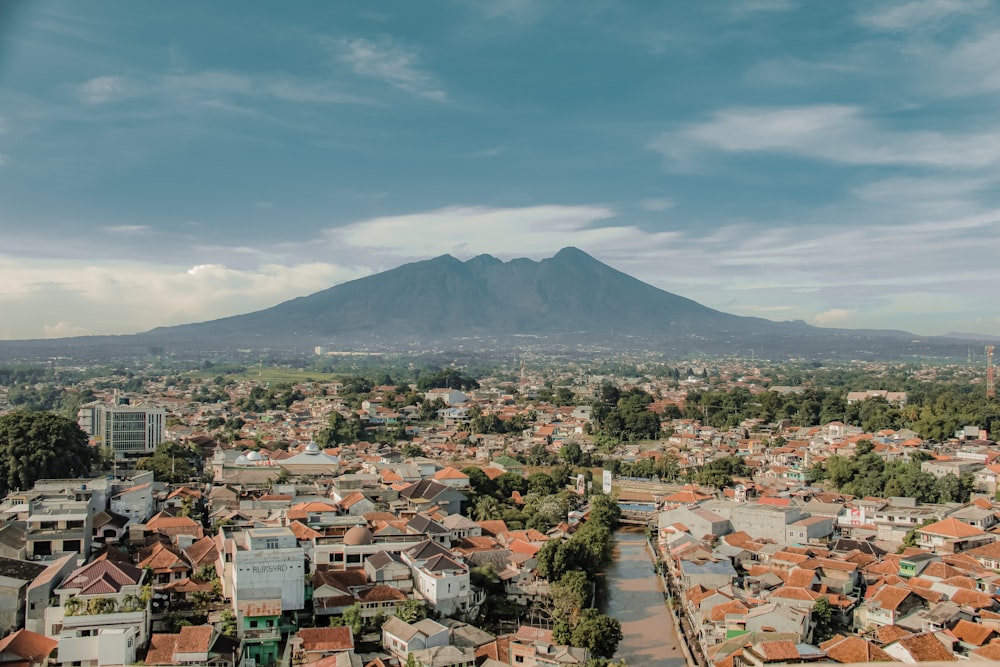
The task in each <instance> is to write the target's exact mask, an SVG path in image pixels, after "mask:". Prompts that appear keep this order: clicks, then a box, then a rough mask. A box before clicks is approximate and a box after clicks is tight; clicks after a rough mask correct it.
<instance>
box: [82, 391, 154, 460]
mask: <svg viewBox="0 0 1000 667" xmlns="http://www.w3.org/2000/svg"><path fill="white" fill-rule="evenodd" d="M166 419H167V416H166V411H165V410H164V409H163V408H156V407H149V406H143V405H127V404H125V405H108V404H107V403H101V402H96V403H89V404H87V405H85V406H83V407H82V408H80V410H79V412H77V423H79V424H80V428H82V429H83V430H84V432H86V433H87V435H89V436H90V437H91V438H92V439H93V441H94V444H96V445H97V446H99V447H110V448H111V450H112V451H114V453H115V458H131V457H136V456H144V455H146V454H151V453H153V451H155V450H156V446H157V445H158V444H160V443H161V442H163V440H164V439H165V438H166V430H167V429H166Z"/></svg>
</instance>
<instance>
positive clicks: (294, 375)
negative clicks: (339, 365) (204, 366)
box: [225, 367, 343, 384]
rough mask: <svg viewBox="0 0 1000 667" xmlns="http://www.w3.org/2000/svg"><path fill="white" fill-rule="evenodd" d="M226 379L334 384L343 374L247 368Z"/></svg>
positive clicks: (230, 374)
mask: <svg viewBox="0 0 1000 667" xmlns="http://www.w3.org/2000/svg"><path fill="white" fill-rule="evenodd" d="M225 377H226V379H233V380H259V381H260V382H270V383H271V384H277V383H280V382H334V381H336V380H338V379H340V378H341V377H343V374H342V373H341V374H337V373H321V372H320V371H315V370H298V369H294V368H267V367H264V368H262V369H259V370H258V369H256V368H248V369H247V370H246V371H245V372H243V373H227V374H226V375H225Z"/></svg>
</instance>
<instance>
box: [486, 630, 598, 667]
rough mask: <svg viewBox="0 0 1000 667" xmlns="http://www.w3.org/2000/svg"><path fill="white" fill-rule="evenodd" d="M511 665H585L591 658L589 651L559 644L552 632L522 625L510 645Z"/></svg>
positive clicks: (528, 666) (540, 666) (542, 666)
mask: <svg viewBox="0 0 1000 667" xmlns="http://www.w3.org/2000/svg"><path fill="white" fill-rule="evenodd" d="M509 650H510V655H509V656H505V657H508V658H509V664H512V665H524V666H525V667H536V666H539V667H549V666H550V665H585V664H587V660H588V658H589V657H590V656H589V655H588V653H587V649H584V648H579V647H575V646H566V645H563V644H557V643H555V641H553V639H552V631H551V630H545V629H543V628H533V627H529V626H526V625H522V626H520V627H519V628H518V629H517V632H515V633H514V636H513V637H511V639H510V643H509Z"/></svg>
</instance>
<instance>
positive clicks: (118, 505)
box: [111, 471, 156, 523]
mask: <svg viewBox="0 0 1000 667" xmlns="http://www.w3.org/2000/svg"><path fill="white" fill-rule="evenodd" d="M133 482H134V483H133V484H132V486H130V487H128V488H126V489H124V490H122V491H120V492H119V493H117V494H115V495H113V496H111V511H112V512H116V513H117V514H121V515H122V516H124V517H128V518H129V520H130V521H131V522H132V523H143V522H144V521H146V520H147V519H148V518H149V517H151V516H153V510H154V509H155V507H156V506H155V502H154V498H153V473H152V472H151V471H150V472H145V473H139V474H137V475H136V476H135V478H134V479H133Z"/></svg>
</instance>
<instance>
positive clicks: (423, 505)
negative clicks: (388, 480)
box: [399, 479, 469, 514]
mask: <svg viewBox="0 0 1000 667" xmlns="http://www.w3.org/2000/svg"><path fill="white" fill-rule="evenodd" d="M399 497H400V499H401V500H404V501H406V503H407V504H408V505H409V506H410V507H411V508H413V509H415V510H417V511H418V512H423V511H426V510H428V509H430V508H432V507H435V506H437V507H440V508H441V509H442V510H444V511H445V512H447V513H448V514H461V513H462V507H463V505H464V504H465V503H467V502H468V501H469V498H468V496H466V495H465V494H464V493H462V492H461V491H459V490H457V489H453V488H452V487H450V486H445V485H444V484H441V483H439V482H435V481H433V480H429V479H423V480H420V481H419V482H415V483H413V484H410V485H408V486H405V487H403V488H402V489H400V491H399Z"/></svg>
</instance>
